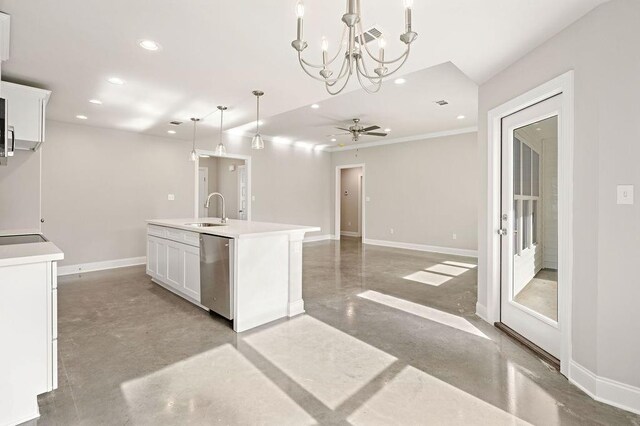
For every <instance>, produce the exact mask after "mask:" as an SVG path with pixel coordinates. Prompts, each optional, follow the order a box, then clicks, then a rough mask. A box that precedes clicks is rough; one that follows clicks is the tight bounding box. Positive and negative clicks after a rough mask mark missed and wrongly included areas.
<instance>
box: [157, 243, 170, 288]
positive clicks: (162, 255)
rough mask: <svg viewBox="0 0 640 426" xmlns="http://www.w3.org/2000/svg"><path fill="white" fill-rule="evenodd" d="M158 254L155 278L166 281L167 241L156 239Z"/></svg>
mask: <svg viewBox="0 0 640 426" xmlns="http://www.w3.org/2000/svg"><path fill="white" fill-rule="evenodd" d="M155 240H156V244H157V246H158V247H157V249H158V251H157V253H158V268H157V269H156V278H158V279H159V280H161V281H166V279H167V240H163V239H160V238H156V239H155Z"/></svg>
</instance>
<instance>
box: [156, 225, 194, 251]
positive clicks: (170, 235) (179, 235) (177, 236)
mask: <svg viewBox="0 0 640 426" xmlns="http://www.w3.org/2000/svg"><path fill="white" fill-rule="evenodd" d="M164 238H166V239H168V240H172V241H175V242H177V243H182V244H189V245H190V246H196V247H199V246H200V236H199V235H198V233H197V232H190V231H183V230H181V229H174V228H165V237H164Z"/></svg>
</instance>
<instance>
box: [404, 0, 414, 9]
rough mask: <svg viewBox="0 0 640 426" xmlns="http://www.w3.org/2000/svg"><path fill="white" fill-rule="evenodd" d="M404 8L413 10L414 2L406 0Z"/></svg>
mask: <svg viewBox="0 0 640 426" xmlns="http://www.w3.org/2000/svg"><path fill="white" fill-rule="evenodd" d="M404 7H405V8H407V9H411V8H412V7H413V0H404Z"/></svg>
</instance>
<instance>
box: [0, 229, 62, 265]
mask: <svg viewBox="0 0 640 426" xmlns="http://www.w3.org/2000/svg"><path fill="white" fill-rule="evenodd" d="M29 231H30V232H29ZM29 231H27V232H25V231H23V230H20V231H0V235H3V236H4V235H23V234H40V232H38V231H35V232H34V230H29ZM62 259H64V253H63V252H62V250H60V249H59V248H58V247H56V245H55V244H53V243H52V242H50V241H46V242H41V243H27V244H10V245H6V246H0V267H3V266H13V265H24V264H27V263H40V262H51V261H54V260H62Z"/></svg>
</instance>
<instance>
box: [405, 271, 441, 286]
mask: <svg viewBox="0 0 640 426" xmlns="http://www.w3.org/2000/svg"><path fill="white" fill-rule="evenodd" d="M402 278H403V279H405V280H409V281H415V282H418V283H422V284H428V285H432V286H434V287H438V286H439V285H442V284H444V283H446V282H447V281H449V280H451V279H452V278H453V277H447V276H446V275H440V274H434V273H432V272H427V271H418V272H414V273H413V274H409V275H407V276H406V277H402Z"/></svg>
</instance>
